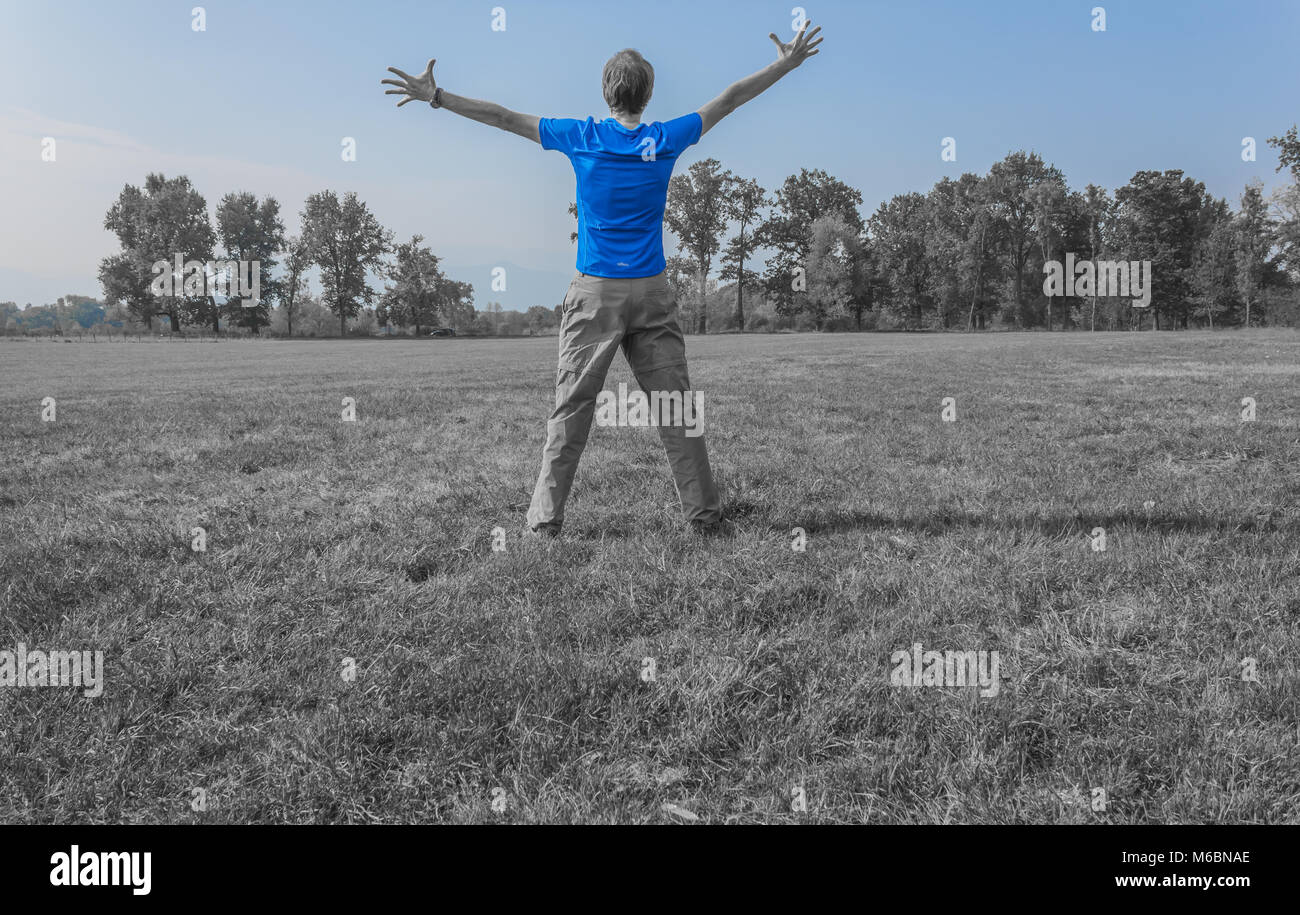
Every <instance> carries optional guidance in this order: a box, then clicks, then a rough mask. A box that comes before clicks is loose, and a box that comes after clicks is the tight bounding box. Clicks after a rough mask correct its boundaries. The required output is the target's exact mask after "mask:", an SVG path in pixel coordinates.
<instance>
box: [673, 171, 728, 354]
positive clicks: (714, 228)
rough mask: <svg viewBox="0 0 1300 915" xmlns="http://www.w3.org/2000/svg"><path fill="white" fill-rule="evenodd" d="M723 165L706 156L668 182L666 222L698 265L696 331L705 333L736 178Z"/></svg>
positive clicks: (696, 265)
mask: <svg viewBox="0 0 1300 915" xmlns="http://www.w3.org/2000/svg"><path fill="white" fill-rule="evenodd" d="M720 168H721V163H720V162H718V160H717V159H703V160H701V161H699V162H695V163H693V164H692V165H691V167H690V168H689V169H688V170H687V171H686V173H685V174H681V175H675V176H673V178H672V179H671V180H670V181H669V182H668V205H667V207H666V208H665V210H664V222H665V223H666V224H667V225H668V228H669V230H670V231H671V232H672V233H673V234H674V235H676V236H677V240H678V242H679V244H680V246H681V247H682V249H683V250H685V251H686V252H687V254H689V256H690V258H691V260H692V261H693V262H694V265H695V270H696V277H697V279H698V282H699V293H700V298H699V311H698V313H697V326H696V331H697V332H698V333H701V334H702V333H704V332H705V330H706V329H707V324H708V315H707V311H706V309H705V295H706V294H707V280H708V276H709V271H710V269H712V266H713V257H714V255H715V254H717V253H718V248H719V245H720V241H719V240H720V238H721V236H722V233H723V232H724V231H726V228H727V217H728V213H729V212H730V207H729V204H728V202H727V200H728V197H729V194H730V188H731V185H732V182H734V181H735V177H734V176H733V175H732V174H731V172H729V171H728V172H723V171H719V169H720Z"/></svg>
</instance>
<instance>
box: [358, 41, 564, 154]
mask: <svg viewBox="0 0 1300 915" xmlns="http://www.w3.org/2000/svg"><path fill="white" fill-rule="evenodd" d="M436 62H437V61H436V60H431V61H429V65H428V66H427V67H425V68H424V73H423V74H421V75H420V76H411V75H409V74H407V73H403V72H402V71H401V70H399V69H397V68H396V67H389V68H388V69H389V72H391V73H395V74H397V75H398V76H400V77H401V79H402V81H401V82H398V81H397V80H395V79H384V80H380V82H381V83H383V84H386V85H389V86H396V87H397V88H396V89H389V90H388V91H387V92H385V93H384V95H403V96H405V98H403V99H402V100H401V101H400V102H398V103H397V107H398V108H401V107H402V106H403V105H405V104H406V103H407V102H430V101H433V98H434V93H436V92H438V86H437V84H436V83H435V82H434V81H433V65H434V64H435V63H436ZM438 104H439V107H442V108H446V109H447V110H448V111H452V112H455V113H456V114H459V115H461V116H462V117H467V118H469V119H470V120H473V121H478V122H479V123H480V124H487V125H488V126H489V127H499V128H501V129H502V130H505V131H508V132H510V133H514V134H518V135H519V136H521V137H523V138H524V139H525V140H532V141H533V142H534V143H541V142H542V137H541V134H540V133H539V131H538V127H537V122H538V120H539V118H537V117H535V116H533V115H531V114H520V113H519V112H518V111H511V110H510V109H509V108H506V107H504V106H503V105H498V104H496V103H495V102H483V101H480V100H478V99H474V98H466V97H465V96H463V95H456V94H454V93H452V92H448V91H447V90H446V89H443V90H442V91H441V93H440V94H439V95H438Z"/></svg>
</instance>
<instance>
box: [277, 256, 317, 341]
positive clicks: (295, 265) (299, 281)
mask: <svg viewBox="0 0 1300 915" xmlns="http://www.w3.org/2000/svg"><path fill="white" fill-rule="evenodd" d="M310 267H311V251H310V250H309V249H308V248H307V245H306V244H305V243H304V242H303V240H302V237H301V236H294V237H291V238H289V239H287V240H286V241H285V243H284V279H282V280H280V282H279V283H278V284H277V285H276V292H277V293H278V297H279V300H280V308H281V310H282V311H283V312H284V318H285V324H286V327H287V331H286V332H287V333H288V334H289V336H293V319H294V315H295V314H296V312H297V308H298V303H299V301H300V300H301V299H302V297H304V296H306V295H307V271H308V269H310Z"/></svg>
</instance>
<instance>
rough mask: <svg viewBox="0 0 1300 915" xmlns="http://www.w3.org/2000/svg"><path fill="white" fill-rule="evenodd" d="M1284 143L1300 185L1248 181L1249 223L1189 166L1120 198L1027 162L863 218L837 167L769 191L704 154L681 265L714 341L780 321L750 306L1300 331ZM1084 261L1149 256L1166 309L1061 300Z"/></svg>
mask: <svg viewBox="0 0 1300 915" xmlns="http://www.w3.org/2000/svg"><path fill="white" fill-rule="evenodd" d="M1268 142H1269V144H1270V145H1272V146H1273V147H1275V148H1276V149H1277V150H1278V155H1279V160H1280V161H1279V165H1278V171H1281V170H1282V169H1283V168H1287V169H1289V170H1290V174H1291V178H1292V182H1291V183H1290V184H1289V185H1287V186H1285V187H1282V188H1280V189H1278V190H1277V191H1276V192H1275V193H1274V194H1273V195H1272V196H1271V199H1269V198H1265V196H1264V193H1263V187H1262V184H1261V183H1259V182H1253V183H1251V184H1249V185H1247V186H1246V188H1245V190H1244V191H1243V193H1242V194H1241V197H1240V201H1239V206H1238V207H1237V209H1236V210H1235V211H1234V210H1233V209H1232V208H1231V207H1230V206H1229V205H1228V202H1227V201H1226V200H1224V199H1222V198H1218V199H1216V198H1214V197H1213V196H1212V195H1210V194H1208V193H1207V192H1206V190H1205V185H1204V184H1203V183H1202V182H1199V181H1195V180H1194V179H1192V178H1190V177H1187V176H1185V175H1184V174H1183V172H1182V171H1181V170H1176V169H1171V170H1166V171H1139V172H1137V173H1136V174H1135V175H1134V176H1133V178H1132V179H1131V180H1130V181H1129V182H1128V184H1126V185H1125V186H1124V187H1121V188H1118V189H1117V190H1116V191H1115V192H1114V193H1113V194H1112V193H1110V192H1109V191H1107V190H1106V189H1105V188H1102V187H1098V186H1097V185H1094V184H1089V185H1087V186H1086V187H1085V188H1084V189H1083V190H1072V189H1070V188H1069V186H1068V185H1067V183H1066V180H1065V176H1064V175H1063V174H1062V173H1061V170H1060V169H1058V168H1056V167H1055V166H1053V165H1050V164H1047V163H1045V162H1044V161H1043V159H1042V157H1040V156H1039V155H1038V154H1037V153H1034V152H1027V151H1019V152H1013V153H1010V154H1009V155H1007V156H1006V157H1005V158H1004V159H1002V160H1001V161H1000V162H997V163H995V164H994V165H993V166H992V168H990V169H989V171H988V173H987V174H985V175H977V174H973V173H966V174H963V175H961V176H960V177H959V178H956V179H953V178H944V179H942V180H941V181H939V182H938V183H937V184H935V185H934V187H933V188H931V189H930V191H929V192H928V193H924V194H922V193H915V192H914V193H906V194H898V195H895V196H894V197H893V198H891V199H890V200H888V201H885V202H884V203H882V204H881V205H880V206H879V207H878V208H877V209H876V211H875V213H873V214H872V215H871V217H870V218H869V219H866V220H864V219H863V218H862V215H861V212H860V210H859V207H860V206H861V204H862V194H861V192H860V191H858V190H857V189H856V188H853V187H850V186H849V185H847V184H845V183H844V182H842V181H840V180H839V179H837V178H835V177H834V176H832V175H829V174H827V173H826V172H824V171H821V170H817V169H814V170H809V169H801V170H800V172H799V174H797V175H792V176H790V177H788V178H786V179H785V182H784V183H783V184H782V185H781V187H779V188H777V189H776V190H775V192H774V193H773V194H771V195H770V196H769V194H768V192H767V191H766V190H765V189H764V188H762V187H761V186H759V185H758V183H757V182H755V181H754V180H752V179H747V178H743V177H738V176H736V175H734V174H732V173H731V172H730V171H725V170H723V168H722V165H721V163H720V162H718V160H716V159H705V160H703V161H700V162H696V163H694V164H693V165H692V166H691V167H690V168H689V169H688V170H687V171H686V172H684V173H682V174H680V175H677V176H675V177H673V178H672V179H671V181H670V183H669V190H668V206H667V210H666V212H665V216H664V222H665V225H666V226H667V227H668V229H669V230H670V231H671V232H672V233H673V235H674V236H675V237H676V239H677V243H678V253H677V254H676V255H675V256H674V257H672V258H670V259H669V268H668V269H669V273H670V276H671V277H672V278H673V280H674V282H675V283H676V284H677V286H678V288H679V292H680V294H681V298H682V301H683V302H685V303H686V310H687V311H688V312H689V317H688V321H689V323H690V324H691V325H693V327H694V329H695V330H696V331H697V332H699V333H704V332H706V331H707V330H709V329H715V330H747V329H753V328H752V323H758V324H763V325H765V324H766V323H767V319H766V317H765V316H764V317H761V318H760V319H759V321H758V322H751V320H750V315H748V314H747V312H746V304H745V303H746V295H747V294H749V295H750V296H752V297H757V299H758V301H759V302H760V303H761V307H762V309H763V310H765V311H770V313H771V314H772V316H773V319H774V320H775V321H778V322H782V321H783V322H785V323H786V324H787V325H788V326H792V327H808V328H815V329H818V330H822V329H849V328H856V329H864V328H866V327H879V328H885V327H891V328H905V329H921V328H943V329H952V328H971V329H978V328H984V327H989V326H995V325H997V324H1002V325H1006V326H1012V327H1018V328H1031V327H1044V328H1046V329H1048V330H1052V329H1056V328H1072V327H1073V328H1087V329H1098V328H1109V329H1117V328H1130V327H1138V326H1141V325H1142V322H1143V321H1144V320H1146V318H1145V315H1147V314H1150V316H1151V317H1150V322H1151V326H1152V327H1153V328H1159V327H1162V326H1163V327H1183V328H1186V327H1189V326H1209V327H1216V326H1224V325H1237V326H1242V325H1250V324H1258V323H1263V322H1270V323H1289V324H1295V323H1300V321H1298V319H1300V301H1298V299H1300V296H1298V295H1297V293H1298V292H1300V140H1298V138H1297V135H1296V127H1294V126H1293V127H1292V128H1291V129H1290V130H1289V131H1288V132H1287V133H1286V134H1285V135H1283V136H1281V137H1273V138H1270V140H1269V141H1268ZM728 236H729V237H728ZM764 249H766V250H767V251H769V252H771V253H770V255H769V256H768V257H767V258H766V260H765V262H764V264H763V269H762V270H761V271H758V270H754V269H751V260H752V258H753V257H754V256H755V253H756V252H758V251H760V250H764ZM1067 255H1070V256H1071V258H1072V260H1073V259H1076V258H1077V259H1078V260H1079V261H1084V260H1087V261H1094V262H1095V261H1109V260H1120V261H1125V262H1128V261H1150V262H1151V264H1152V271H1151V285H1152V289H1151V304H1150V307H1148V308H1134V307H1133V306H1132V303H1131V300H1130V299H1128V298H1123V297H1120V296H1114V295H1105V294H1104V293H1103V291H1102V290H1099V289H1096V288H1094V289H1093V290H1092V291H1091V294H1090V295H1088V296H1086V297H1084V298H1076V297H1068V298H1061V297H1058V296H1050V295H1047V294H1046V293H1045V292H1044V289H1043V281H1044V265H1046V264H1048V263H1049V262H1053V261H1056V262H1058V263H1059V262H1061V261H1063V260H1064V259H1065V257H1066V256H1067ZM715 267H716V268H717V271H716V280H715V279H714V270H715Z"/></svg>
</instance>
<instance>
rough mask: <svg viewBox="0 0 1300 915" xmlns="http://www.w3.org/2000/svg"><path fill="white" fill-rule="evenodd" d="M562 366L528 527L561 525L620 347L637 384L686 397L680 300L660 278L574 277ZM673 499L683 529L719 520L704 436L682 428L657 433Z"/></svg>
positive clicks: (670, 427)
mask: <svg viewBox="0 0 1300 915" xmlns="http://www.w3.org/2000/svg"><path fill="white" fill-rule="evenodd" d="M561 310H562V312H563V317H562V319H561V323H560V359H559V369H558V371H557V372H556V378H555V411H554V412H553V413H551V418H550V419H549V420H548V421H547V423H546V445H545V447H544V448H543V449H542V471H541V473H540V474H539V475H538V477H537V486H536V488H535V489H534V490H533V501H532V504H531V505H530V506H529V508H528V524H529V526H530V527H534V528H535V527H538V526H539V525H543V524H546V525H550V526H554V527H559V526H560V525H561V524H563V522H564V503H565V502H566V501H567V500H568V498H569V488H570V487H571V486H572V485H573V476H574V474H575V473H576V472H577V470H578V459H579V458H581V457H582V451H583V448H585V447H586V445H587V434H588V433H589V432H590V430H591V422H592V417H593V416H594V414H595V410H596V398H597V395H598V394H600V392H601V390H602V389H603V388H604V386H605V375H606V373H608V371H609V367H610V365H611V364H612V363H613V361H614V353H615V352H616V351H617V350H618V349H619V348H620V347H621V348H622V350H623V355H624V357H625V358H626V359H627V362H628V365H629V366H630V367H631V368H632V372H633V374H634V375H635V376H636V380H637V384H638V385H639V386H640V387H641V390H642V391H644V392H646V394H647V396H648V395H649V393H650V392H651V391H661V392H674V391H676V392H681V393H682V396H683V397H687V396H689V395H688V394H686V392H688V391H690V390H691V382H690V378H689V376H688V375H687V372H686V342H685V341H684V340H683V339H682V332H681V328H680V327H678V325H677V299H676V296H675V295H674V294H673V289H672V286H671V285H670V284H669V283H668V278H667V276H666V275H665V274H663V273H660V274H659V275H658V276H648V277H639V278H636V279H624V278H611V277H601V276H590V275H588V274H585V273H579V274H578V275H577V276H575V277H574V278H573V282H572V283H570V284H569V291H568V293H567V294H566V295H565V297H564V305H563V306H562V308H561ZM659 438H660V441H662V442H663V446H664V451H665V452H666V453H667V455H668V464H669V466H670V467H671V468H672V472H673V479H674V481H675V482H676V484H677V497H678V498H679V499H681V502H682V513H683V514H684V515H685V516H686V520H687V521H699V522H711V521H718V520H719V519H720V518H721V517H722V500H721V498H720V496H719V495H718V489H717V487H716V486H715V485H714V482H713V472H712V471H711V470H710V469H709V455H708V451H707V450H706V448H705V446H704V436H703V435H699V436H688V435H686V428H685V426H684V425H682V424H681V423H680V422H678V423H677V424H675V425H660V426H659Z"/></svg>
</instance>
